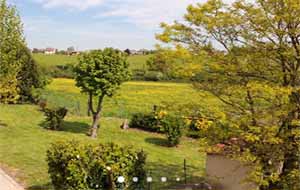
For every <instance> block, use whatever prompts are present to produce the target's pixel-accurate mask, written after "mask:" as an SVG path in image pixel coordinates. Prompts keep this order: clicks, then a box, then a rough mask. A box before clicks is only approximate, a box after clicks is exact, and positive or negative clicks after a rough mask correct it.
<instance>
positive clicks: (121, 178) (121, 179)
mask: <svg viewBox="0 0 300 190" xmlns="http://www.w3.org/2000/svg"><path fill="white" fill-rule="evenodd" d="M117 181H118V182H119V183H124V182H125V178H124V177H123V176H119V177H118V180H117Z"/></svg>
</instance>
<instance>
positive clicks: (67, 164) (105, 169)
mask: <svg viewBox="0 0 300 190" xmlns="http://www.w3.org/2000/svg"><path fill="white" fill-rule="evenodd" d="M47 162H48V167H49V169H48V172H49V174H50V177H51V180H52V183H53V186H54V188H55V189H57V190H61V189H68V190H86V189H89V190H106V189H111V188H113V187H116V186H117V185H116V184H117V183H116V182H117V178H118V177H119V176H123V177H124V178H125V182H124V184H125V186H126V187H128V186H129V185H131V184H130V183H131V181H132V180H130V179H132V177H135V176H138V177H139V179H145V176H146V172H145V162H146V155H145V153H144V152H143V151H140V152H138V151H134V150H133V149H132V148H130V147H119V146H117V145H115V144H105V145H103V144H98V145H95V144H93V145H91V144H81V143H79V142H78V141H67V142H57V143H55V144H52V146H51V147H50V149H49V150H48V151H47ZM139 182H140V183H143V180H140V181H139ZM141 185H142V184H141Z"/></svg>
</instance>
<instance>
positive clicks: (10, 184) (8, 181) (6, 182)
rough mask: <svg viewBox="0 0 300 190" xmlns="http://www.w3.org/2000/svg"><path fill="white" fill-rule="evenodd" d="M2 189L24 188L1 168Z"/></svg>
mask: <svg viewBox="0 0 300 190" xmlns="http://www.w3.org/2000/svg"><path fill="white" fill-rule="evenodd" d="M0 190H24V189H23V188H22V187H21V186H20V185H19V184H18V183H17V182H15V180H13V179H12V178H11V177H9V176H8V175H7V174H6V173H5V172H4V171H3V170H2V169H0Z"/></svg>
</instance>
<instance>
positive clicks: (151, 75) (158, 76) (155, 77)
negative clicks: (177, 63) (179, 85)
mask: <svg viewBox="0 0 300 190" xmlns="http://www.w3.org/2000/svg"><path fill="white" fill-rule="evenodd" d="M163 78H164V74H163V73H161V72H158V71H148V72H146V74H145V80H147V81H160V80H163Z"/></svg>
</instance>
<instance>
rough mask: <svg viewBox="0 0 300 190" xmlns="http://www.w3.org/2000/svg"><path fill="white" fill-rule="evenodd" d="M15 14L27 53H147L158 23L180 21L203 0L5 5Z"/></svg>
mask: <svg viewBox="0 0 300 190" xmlns="http://www.w3.org/2000/svg"><path fill="white" fill-rule="evenodd" d="M8 1H9V2H10V3H12V4H15V5H16V6H17V8H18V10H19V11H20V14H21V17H22V21H23V23H24V31H25V35H26V40H27V43H28V46H29V47H30V48H34V47H37V48H44V47H55V48H58V49H66V48H67V47H69V46H74V47H76V49H80V50H85V49H96V48H103V47H115V48H120V49H125V48H131V49H140V48H149V49H153V48H154V45H155V44H156V43H157V41H156V40H155V37H154V36H155V33H158V32H159V31H160V28H159V24H160V22H168V23H170V22H172V21H173V20H181V19H182V16H183V14H184V13H185V11H186V7H187V6H188V5H189V4H194V3H196V2H205V0H8Z"/></svg>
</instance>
